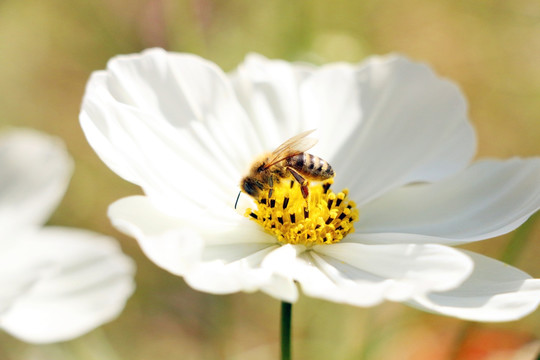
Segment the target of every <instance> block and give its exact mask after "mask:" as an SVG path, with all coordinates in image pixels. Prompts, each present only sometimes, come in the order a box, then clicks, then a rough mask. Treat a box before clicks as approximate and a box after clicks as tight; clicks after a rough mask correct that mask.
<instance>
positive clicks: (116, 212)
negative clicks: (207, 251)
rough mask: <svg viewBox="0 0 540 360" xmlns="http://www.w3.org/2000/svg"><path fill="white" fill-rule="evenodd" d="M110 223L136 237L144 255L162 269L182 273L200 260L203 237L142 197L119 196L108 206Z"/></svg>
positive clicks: (177, 273)
mask: <svg viewBox="0 0 540 360" xmlns="http://www.w3.org/2000/svg"><path fill="white" fill-rule="evenodd" d="M108 215H109V218H110V219H111V222H112V224H113V225H114V226H115V227H116V228H117V229H118V230H120V231H122V232H123V233H125V234H127V235H130V236H132V237H134V238H135V239H137V241H138V242H139V245H140V246H141V249H142V250H143V251H144V253H145V254H146V256H148V258H149V259H150V260H152V261H153V262H154V263H155V264H157V265H158V266H160V267H162V268H163V269H165V270H167V271H169V272H171V273H173V274H176V275H183V274H184V272H185V271H186V269H188V268H189V267H190V266H191V265H192V264H193V263H195V262H197V261H198V260H199V259H200V256H201V251H202V246H203V243H202V239H201V238H200V237H199V236H198V235H197V234H196V233H195V232H193V231H192V230H191V229H190V228H189V227H188V226H187V225H186V223H185V222H183V221H181V220H179V219H178V218H174V217H171V216H168V215H167V214H165V213H162V212H160V211H159V210H158V209H156V208H155V207H154V206H153V205H152V203H151V202H150V200H149V199H148V198H147V197H144V196H131V197H126V198H123V199H120V200H118V201H116V202H114V203H112V204H111V205H110V206H109V213H108Z"/></svg>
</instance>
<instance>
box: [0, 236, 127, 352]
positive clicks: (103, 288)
mask: <svg viewBox="0 0 540 360" xmlns="http://www.w3.org/2000/svg"><path fill="white" fill-rule="evenodd" d="M25 241H27V242H28V243H30V245H29V246H28V247H27V250H28V251H27V253H26V254H25V256H26V258H25V259H24V261H25V262H27V263H28V264H29V265H31V263H32V262H36V263H38V264H40V263H43V262H46V263H47V267H46V268H45V269H43V270H42V271H41V272H40V273H39V280H38V281H37V282H36V283H35V284H34V285H33V286H32V287H31V288H29V289H28V290H27V291H26V292H25V293H24V294H21V295H20V296H19V297H18V299H16V301H14V302H13V303H12V305H11V307H10V308H9V309H8V310H7V311H6V312H5V313H4V314H2V317H1V321H0V326H1V327H2V328H3V329H5V330H6V331H8V332H9V333H11V334H13V335H14V336H16V337H18V338H20V339H22V340H25V341H28V342H33V343H46V342H56V341H63V340H68V339H72V338H74V337H77V336H80V335H82V334H84V333H86V332H88V331H90V330H92V329H93V328H95V327H97V326H99V325H101V324H103V323H105V322H108V321H110V320H112V319H114V318H115V317H116V316H117V315H118V314H119V313H120V312H121V311H122V309H123V308H124V305H125V302H126V300H127V298H128V297H129V296H130V295H131V293H132V292H133V289H134V283H133V272H134V265H133V263H132V261H131V260H130V259H128V258H127V257H126V256H124V255H123V254H122V253H121V251H120V249H119V247H118V244H117V243H116V242H114V241H113V240H112V239H111V238H107V237H104V236H101V235H98V234H95V233H92V232H89V231H82V230H75V229H68V228H53V227H50V228H45V229H43V230H41V231H40V232H38V233H36V234H35V236H33V237H32V238H28V239H25ZM15 260H17V259H13V261H15ZM28 270H29V271H34V270H35V269H32V268H30V267H29V269H28Z"/></svg>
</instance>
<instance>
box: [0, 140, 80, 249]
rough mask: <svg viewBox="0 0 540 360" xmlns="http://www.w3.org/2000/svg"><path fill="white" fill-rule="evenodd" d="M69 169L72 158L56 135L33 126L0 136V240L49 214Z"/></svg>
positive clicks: (36, 224) (6, 239)
mask: <svg viewBox="0 0 540 360" xmlns="http://www.w3.org/2000/svg"><path fill="white" fill-rule="evenodd" d="M71 170H72V161H71V159H70V157H69V155H68V154H67V152H66V149H65V147H64V145H63V144H62V142H61V141H60V140H59V139H57V138H54V137H50V136H47V135H44V134H41V133H39V132H37V131H33V130H15V131H9V132H5V133H3V134H2V135H1V136H0V171H1V172H0V233H1V234H2V235H1V236H0V238H1V240H0V242H2V241H8V240H9V239H10V233H11V232H18V231H21V230H24V229H25V228H27V227H34V226H39V225H42V224H43V223H44V222H45V221H46V220H47V219H48V218H49V216H50V215H51V213H52V212H53V210H54V208H55V207H56V206H57V205H58V203H59V202H60V200H61V199H62V196H63V195H64V192H65V191H66V188H67V186H68V183H69V178H70V176H71Z"/></svg>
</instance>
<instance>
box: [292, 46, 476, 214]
mask: <svg viewBox="0 0 540 360" xmlns="http://www.w3.org/2000/svg"><path fill="white" fill-rule="evenodd" d="M302 101H303V106H304V108H303V112H304V115H305V116H306V117H308V118H309V119H310V120H311V121H313V124H314V126H315V127H318V128H320V130H321V134H323V135H321V138H320V144H319V145H318V146H319V148H320V149H321V150H320V154H317V155H321V156H322V157H323V158H324V157H326V160H328V161H329V162H330V163H331V164H332V166H333V167H334V168H335V170H336V173H337V176H336V183H335V186H336V187H337V188H343V187H347V188H349V189H350V191H351V197H352V198H354V199H355V201H356V202H357V203H359V204H363V203H366V202H368V201H369V200H370V199H373V198H376V197H378V196H379V195H381V194H383V193H384V192H386V191H388V190H389V189H392V188H395V187H398V186H401V185H403V184H407V183H410V182H415V181H435V180H439V179H442V178H444V177H447V176H449V175H451V174H454V173H456V172H458V171H459V170H461V169H463V168H464V167H465V166H466V165H467V164H468V163H469V161H470V160H471V158H472V156H473V155H474V151H475V146H476V145H475V143H476V142H475V135H474V131H473V128H472V126H471V124H470V123H469V121H468V120H467V106H466V103H465V100H464V98H463V95H462V94H461V92H460V91H459V89H458V88H457V87H456V86H455V85H454V84H452V83H450V82H449V81H446V80H443V79H441V78H439V77H437V76H436V75H435V74H434V73H433V71H432V70H431V69H429V68H428V67H427V66H425V65H423V64H417V63H413V62H411V61H409V60H407V59H405V58H402V57H397V56H393V57H386V58H371V59H369V60H368V61H367V62H366V63H364V64H362V65H361V66H359V67H354V66H350V65H345V64H331V65H328V66H325V67H322V68H321V69H320V70H318V71H317V72H315V73H314V74H313V75H312V76H310V77H309V78H308V79H306V81H305V82H304V83H303V84H302Z"/></svg>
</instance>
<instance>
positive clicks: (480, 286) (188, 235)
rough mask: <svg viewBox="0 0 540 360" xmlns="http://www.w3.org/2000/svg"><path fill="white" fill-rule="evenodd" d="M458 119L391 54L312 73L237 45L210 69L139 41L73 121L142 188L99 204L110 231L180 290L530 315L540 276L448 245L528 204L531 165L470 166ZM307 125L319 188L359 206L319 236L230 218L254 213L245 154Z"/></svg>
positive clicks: (522, 214) (424, 77)
mask: <svg viewBox="0 0 540 360" xmlns="http://www.w3.org/2000/svg"><path fill="white" fill-rule="evenodd" d="M466 112H467V109H466V104H465V101H464V99H463V96H462V95H461V93H460V91H459V90H458V88H457V87H456V86H454V85H453V84H452V83H450V82H448V81H446V80H442V79H440V78H438V77H437V76H436V75H435V74H434V73H433V72H432V71H431V70H430V69H429V68H428V67H427V66H425V65H421V64H416V63H413V62H411V61H409V60H407V59H404V58H402V57H398V56H390V57H373V58H370V59H368V60H367V61H366V62H364V63H362V64H359V65H351V64H344V63H338V64H330V65H325V66H322V67H314V66H308V65H300V64H291V63H287V62H284V61H274V60H268V59H265V58H264V57H262V56H258V55H250V56H248V58H247V59H246V61H245V62H244V63H243V64H242V65H240V66H239V68H238V69H237V70H236V71H235V72H234V73H232V74H231V75H226V74H224V73H223V72H222V71H221V70H220V69H219V68H218V67H217V66H216V65H214V64H213V63H211V62H208V61H206V60H204V59H201V58H199V57H197V56H194V55H189V54H178V53H167V52H165V51H163V50H160V49H152V50H148V51H145V52H143V53H142V54H136V55H128V56H119V57H115V58H113V59H112V60H111V61H110V62H109V64H108V66H107V70H105V71H97V72H95V73H94V74H93V75H92V76H91V78H90V81H89V83H88V85H87V89H86V94H85V96H84V100H83V104H82V111H81V115H80V120H81V124H82V127H83V130H84V132H85V134H86V136H87V139H88V141H89V142H90V144H91V145H92V147H93V148H94V150H95V151H96V152H97V153H98V155H99V156H100V157H101V159H102V160H103V161H104V162H105V163H106V164H107V165H108V166H109V167H110V168H111V169H112V170H113V171H115V172H116V173H117V174H118V175H120V176H122V177H123V178H124V179H126V180H128V181H130V182H132V183H135V184H137V185H139V186H141V188H142V189H143V191H144V193H145V195H144V196H132V197H128V198H124V199H121V200H118V201H117V202H115V203H114V204H112V205H111V207H110V209H109V216H110V218H111V219H112V222H113V224H114V225H115V226H116V227H117V228H118V229H120V230H122V231H123V232H125V233H126V234H129V235H131V236H133V237H135V238H136V239H137V240H138V241H139V243H140V246H141V248H142V249H143V251H144V252H145V253H146V255H147V256H148V257H149V258H150V259H152V260H153V261H154V262H155V263H156V264H158V265H159V266H161V267H162V268H164V269H166V270H168V271H170V272H171V273H173V274H177V275H180V276H183V277H184V278H185V280H186V281H187V283H188V284H189V285H190V286H192V287H193V288H195V289H198V290H201V291H206V292H211V293H217V294H219V293H232V292H236V291H255V290H262V291H265V292H267V293H269V294H271V295H272V296H274V297H276V298H279V299H281V300H284V301H295V300H296V298H297V296H298V294H297V288H296V285H295V282H298V283H299V284H300V286H301V287H302V290H303V292H304V293H306V294H307V295H309V296H314V297H319V298H323V299H328V300H332V301H336V302H342V303H348V304H353V305H359V306H371V305H374V304H377V303H380V302H381V301H383V300H385V299H387V300H393V301H407V302H409V303H410V304H412V305H414V306H418V307H422V308H424V309H426V310H428V311H434V312H438V313H442V314H447V315H451V316H456V317H460V318H465V319H476V320H484V321H502V320H511V319H516V318H519V317H521V316H524V315H526V314H528V313H530V312H531V311H533V310H534V309H535V308H536V307H537V305H538V303H539V302H540V281H539V280H536V279H532V278H531V277H530V276H528V275H527V274H525V273H523V272H521V271H519V270H517V269H515V268H512V267H510V266H507V265H505V264H502V263H500V262H498V261H496V260H492V259H489V258H485V257H482V256H480V255H477V254H473V253H470V252H465V251H461V250H457V249H454V248H451V247H449V246H448V245H456V244H464V243H467V242H471V241H477V240H482V239H487V238H491V237H494V236H497V235H501V234H504V233H507V232H509V231H511V230H513V229H515V228H516V227H518V226H519V225H520V224H521V223H523V222H524V221H525V220H526V219H527V218H528V217H529V216H530V215H531V214H533V213H534V212H535V211H536V210H537V209H538V208H539V206H540V159H527V160H524V159H517V158H516V159H511V160H508V161H496V160H484V161H478V162H475V163H473V164H472V165H469V163H470V161H471V159H472V158H473V155H474V152H475V134H474V130H473V128H472V126H471V124H470V123H469V121H468V120H467V113H466ZM309 129H318V131H317V132H316V133H315V137H317V138H318V139H319V143H318V145H317V146H315V147H314V148H313V149H312V150H310V152H311V153H313V154H315V155H317V156H320V157H322V158H324V159H326V160H327V161H328V162H329V163H330V164H331V165H332V166H333V168H334V169H335V171H336V174H337V175H336V177H335V183H334V185H333V187H332V189H336V192H338V191H340V190H341V189H343V188H348V189H349V190H350V193H349V198H350V199H352V200H354V201H355V202H356V204H357V209H358V211H359V219H358V221H357V222H356V223H355V224H354V228H355V231H354V232H353V233H349V234H348V235H347V236H346V237H345V238H344V239H343V240H342V241H341V242H338V243H334V244H330V245H304V244H286V243H284V242H279V241H278V240H277V237H276V236H275V235H273V234H271V233H269V232H265V231H264V230H263V228H262V226H261V225H260V224H259V222H257V221H252V220H250V219H248V218H247V217H246V216H244V211H245V209H246V207H251V208H255V207H256V204H255V203H254V201H251V199H250V198H249V197H248V196H247V195H245V194H244V195H243V196H242V197H241V200H240V203H239V208H241V209H242V210H240V211H235V209H234V201H235V199H236V195H237V193H238V190H239V181H240V179H241V178H242V176H243V175H244V173H245V171H246V169H247V168H248V166H249V164H250V163H251V162H252V161H253V160H254V158H255V157H256V156H257V155H259V154H260V153H262V152H264V151H271V150H273V149H274V148H275V147H276V146H277V145H279V144H280V143H282V142H283V141H284V140H286V139H288V138H290V137H291V136H293V135H296V134H298V133H300V132H302V131H305V130H309ZM284 191H286V190H284ZM276 196H277V195H276ZM347 201H349V200H347ZM260 206H262V205H260ZM285 242H286V241H285ZM471 273H472V276H470V275H471ZM469 276H470V277H469Z"/></svg>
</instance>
